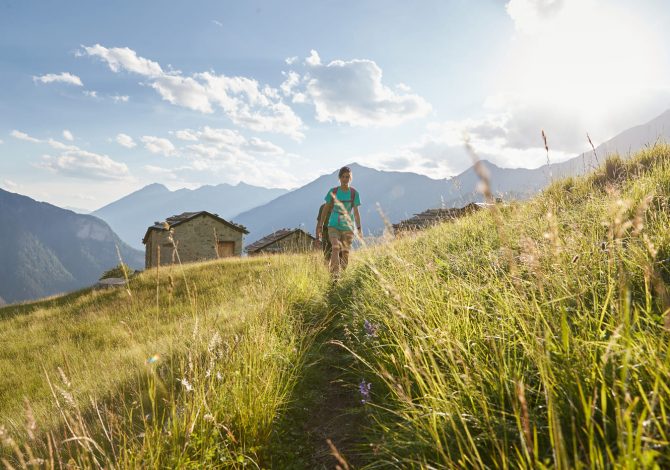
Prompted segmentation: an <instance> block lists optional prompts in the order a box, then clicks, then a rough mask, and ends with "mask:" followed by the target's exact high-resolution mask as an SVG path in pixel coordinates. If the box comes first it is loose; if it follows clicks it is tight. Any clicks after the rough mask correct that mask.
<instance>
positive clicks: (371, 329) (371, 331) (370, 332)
mask: <svg viewBox="0 0 670 470" xmlns="http://www.w3.org/2000/svg"><path fill="white" fill-rule="evenodd" d="M363 328H365V335H366V336H369V337H371V338H376V337H377V329H378V326H377V325H375V324H374V323H372V322H369V321H368V320H365V322H364V323H363Z"/></svg>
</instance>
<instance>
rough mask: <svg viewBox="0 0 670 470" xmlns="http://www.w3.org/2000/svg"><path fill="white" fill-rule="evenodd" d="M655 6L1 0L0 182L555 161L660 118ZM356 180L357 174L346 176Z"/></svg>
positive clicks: (58, 187) (622, 2) (660, 9)
mask: <svg viewBox="0 0 670 470" xmlns="http://www.w3.org/2000/svg"><path fill="white" fill-rule="evenodd" d="M668 24H670V5H668V4H667V2H666V1H665V0H638V1H635V2H632V1H628V0H479V1H472V0H423V1H418V2H407V1H402V0H365V1H361V0H340V1H331V0H322V1H314V0H303V1H298V0H286V1H282V2H277V1H276V0H267V1H252V0H249V1H239V0H236V1H230V0H225V1H222V0H216V1H203V0H195V1H191V2H177V1H171V0H160V1H157V0H143V1H141V2H136V1H114V2H108V1H102V0H86V1H79V0H68V1H67V2H66V1H62V0H53V1H49V2H39V1H36V0H17V1H13V0H0V188H2V189H5V190H8V191H12V192H16V193H20V194H25V195H27V196H30V197H33V198H35V199H37V200H42V201H47V202H50V203H52V204H56V205H59V206H61V207H74V208H81V209H85V210H94V209H97V208H99V207H102V206H104V205H105V204H108V203H110V202H112V201H114V200H116V199H119V198H120V197H123V196H124V195H126V194H128V193H130V192H132V191H134V190H137V189H140V188H141V187H143V186H145V185H148V184H151V183H162V184H165V185H166V186H168V187H169V188H171V189H177V188H183V187H186V188H196V187H199V186H201V185H206V184H210V185H212V184H220V183H229V184H237V183H239V182H245V183H248V184H253V185H258V186H264V187H275V188H277V187H279V188H287V189H293V188H296V187H299V186H301V185H304V184H306V183H308V182H310V181H312V180H313V179H315V178H316V177H318V176H320V175H323V174H327V173H331V172H333V171H335V170H336V169H338V168H339V167H341V166H342V165H345V164H348V163H352V162H357V163H360V164H363V165H366V166H370V167H373V168H377V169H380V170H396V171H412V172H416V173H420V174H424V175H427V176H430V177H432V178H448V177H451V176H455V175H457V174H459V173H461V172H462V171H464V170H466V169H467V168H468V167H469V166H470V165H471V163H472V162H471V159H470V156H469V155H468V153H467V152H466V151H465V149H464V142H465V140H466V139H467V140H468V141H469V142H470V143H471V145H472V146H473V147H474V149H475V151H476V152H477V154H478V155H479V156H480V158H485V159H488V160H490V161H492V162H493V163H495V164H497V165H499V166H502V167H509V168H516V167H525V168H536V167H538V166H540V165H542V164H544V163H546V162H547V153H546V151H545V149H544V142H543V140H542V136H541V133H542V131H543V130H544V131H545V134H546V136H547V140H548V145H549V147H550V152H549V159H550V161H552V162H557V161H562V160H565V159H568V158H571V157H573V156H576V155H578V154H579V153H581V152H582V151H585V150H587V149H588V148H590V145H589V143H588V140H587V137H586V135H587V133H588V135H589V136H590V137H591V139H592V141H593V143H594V144H595V145H598V144H599V143H602V142H604V141H606V140H608V139H610V138H611V137H613V136H614V135H616V134H617V133H619V132H621V131H623V130H625V129H627V128H630V127H632V126H635V125H639V124H642V123H644V122H647V121H649V120H651V119H653V118H654V117H656V116H657V115H659V114H661V113H662V112H663V111H665V110H667V109H668V108H670V47H669V46H668V44H670V28H667V25H668ZM354 185H355V175H354Z"/></svg>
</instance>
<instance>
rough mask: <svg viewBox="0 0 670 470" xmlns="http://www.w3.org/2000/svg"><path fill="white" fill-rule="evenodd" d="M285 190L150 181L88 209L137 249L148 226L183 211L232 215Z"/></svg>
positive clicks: (243, 184)
mask: <svg viewBox="0 0 670 470" xmlns="http://www.w3.org/2000/svg"><path fill="white" fill-rule="evenodd" d="M286 192H288V190H286V189H268V188H261V187H258V186H252V185H249V184H245V183H239V184H237V185H234V186H233V185H230V184H219V185H216V186H202V187H200V188H198V189H193V190H192V189H179V190H176V191H170V190H169V189H168V188H166V187H165V186H163V185H162V184H156V183H155V184H150V185H148V186H145V187H144V188H142V189H140V190H138V191H135V192H133V193H131V194H129V195H127V196H125V197H123V198H121V199H119V200H117V201H114V202H112V203H111V204H108V205H106V206H104V207H101V208H100V209H98V210H96V211H94V212H92V213H91V215H94V216H96V217H99V218H101V219H102V220H104V221H105V222H107V223H108V224H109V225H110V227H112V229H113V230H114V232H116V233H117V234H118V235H119V236H120V237H121V238H122V239H123V240H124V241H125V242H126V243H128V244H129V245H130V246H132V247H134V248H138V249H144V247H143V246H142V237H143V236H144V234H145V232H146V230H147V227H149V226H151V225H153V224H154V222H155V221H163V220H165V219H166V218H167V217H170V216H172V215H176V214H181V213H182V212H192V211H207V212H211V213H214V214H218V215H219V216H220V217H223V218H224V219H230V218H233V217H235V216H236V215H237V214H239V213H240V212H244V211H246V210H249V209H251V208H253V207H256V206H260V205H262V204H265V203H266V202H269V201H271V200H272V199H275V198H276V197H278V196H281V195H282V194H285V193H286Z"/></svg>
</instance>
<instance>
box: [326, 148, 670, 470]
mask: <svg viewBox="0 0 670 470" xmlns="http://www.w3.org/2000/svg"><path fill="white" fill-rule="evenodd" d="M669 202H670V149H669V148H668V147H659V148H655V149H653V150H648V151H645V152H642V153H641V154H640V155H638V156H637V157H636V158H635V159H633V160H632V161H630V162H624V161H622V160H620V159H617V158H614V159H610V160H609V161H608V162H607V163H606V164H605V166H604V167H603V168H601V169H600V170H599V171H598V172H596V173H595V174H593V175H592V176H589V177H588V178H584V179H579V180H572V179H571V180H566V181H562V182H556V183H554V184H552V185H551V186H550V187H549V188H548V189H547V190H546V191H545V192H544V193H543V194H542V195H541V196H539V197H537V198H535V199H534V200H532V201H531V202H529V203H526V204H515V203H513V204H510V205H508V206H506V207H499V208H497V209H496V210H499V211H500V214H502V217H496V216H495V213H492V212H491V211H488V212H480V213H477V214H475V215H473V216H471V217H468V218H465V219H462V220H460V221H458V222H456V223H452V224H445V225H441V226H439V227H437V228H435V229H433V230H430V231H428V232H426V233H423V234H420V235H417V236H416V237H414V238H412V239H409V240H407V239H405V240H403V241H401V242H397V243H395V244H393V245H392V246H385V247H383V248H378V249H372V250H369V251H368V252H367V253H365V255H364V257H363V259H362V260H359V263H358V264H357V267H356V269H355V272H353V273H350V276H349V277H348V278H346V280H345V282H344V283H342V284H341V285H340V287H339V289H340V290H339V293H340V297H341V299H342V301H341V302H342V305H341V311H342V312H343V321H345V322H346V323H347V325H348V329H349V330H350V331H352V332H354V333H353V334H350V335H348V336H345V337H344V338H343V342H342V346H343V347H344V348H346V349H347V350H348V351H350V353H351V354H352V355H353V356H354V357H355V358H356V359H357V361H358V366H357V367H356V368H355V371H353V372H352V375H351V383H352V386H354V385H355V384H357V383H359V381H363V383H371V384H372V385H371V387H370V390H371V399H370V400H366V404H365V405H364V406H365V408H366V409H367V413H368V414H369V416H370V418H371V426H370V432H369V433H368V435H367V439H368V441H369V448H367V450H366V452H367V454H368V461H369V462H371V464H370V465H369V466H370V468H375V467H388V466H390V467H396V468H408V467H417V468H419V467H421V468H426V467H429V468H606V467H611V466H621V467H629V468H633V467H635V468H646V467H648V468H654V466H656V467H655V468H658V466H660V467H665V466H668V465H670V452H669V451H668V447H667V446H668V432H670V425H669V424H668V419H667V413H668V411H669V410H668V406H669V405H670V388H669V387H668V383H670V357H669V355H668V352H669V351H668V346H669V343H668V333H667V331H666V329H665V327H664V322H666V321H667V317H668V314H669V312H668V310H667V309H668V308H669V307H670V304H669V303H668V296H667V292H665V289H666V288H665V285H666V283H667V282H668V280H669V279H670V276H669V274H670V270H669V269H668V266H669V263H670V262H669V261H668V255H669V254H670V232H669V231H668V227H669V226H670V220H669V219H670V214H669V212H668V204H669ZM503 241H504V243H503ZM510 250H511V253H512V255H513V256H512V257H510V256H509V252H510Z"/></svg>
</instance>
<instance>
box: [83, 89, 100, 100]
mask: <svg viewBox="0 0 670 470" xmlns="http://www.w3.org/2000/svg"><path fill="white" fill-rule="evenodd" d="M83 93H84V96H88V97H89V98H97V97H98V92H97V91H91V90H84V91H83Z"/></svg>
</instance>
